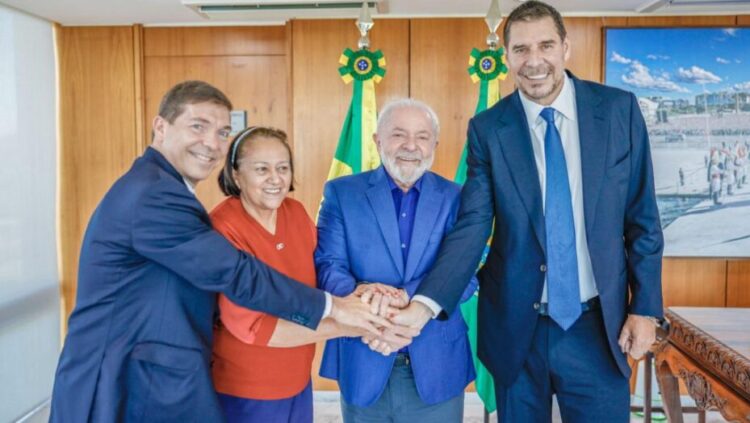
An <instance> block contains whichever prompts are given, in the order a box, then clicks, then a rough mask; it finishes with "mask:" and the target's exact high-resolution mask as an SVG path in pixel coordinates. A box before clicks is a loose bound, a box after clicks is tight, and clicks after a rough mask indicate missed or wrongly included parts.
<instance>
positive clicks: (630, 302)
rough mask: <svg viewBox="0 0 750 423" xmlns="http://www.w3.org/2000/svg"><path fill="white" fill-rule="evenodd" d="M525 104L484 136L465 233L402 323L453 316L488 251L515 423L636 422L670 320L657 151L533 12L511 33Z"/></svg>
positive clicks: (507, 405)
mask: <svg viewBox="0 0 750 423" xmlns="http://www.w3.org/2000/svg"><path fill="white" fill-rule="evenodd" d="M504 41H505V47H506V51H507V60H508V64H509V67H510V71H511V74H512V75H513V77H514V80H515V82H516V85H517V87H518V90H516V91H515V92H514V93H513V94H511V95H510V96H507V97H505V98H504V99H503V100H502V101H500V102H499V103H498V104H496V105H495V106H494V107H492V108H491V109H489V110H487V111H485V112H483V113H481V114H479V115H478V116H476V117H475V118H473V119H472V120H471V121H470V123H469V130H468V138H469V153H468V158H467V163H468V166H469V169H468V170H469V172H468V179H467V181H466V184H465V185H464V188H463V191H462V194H461V207H460V210H459V215H458V221H457V223H456V225H455V226H454V228H453V230H452V231H451V232H450V233H449V234H448V235H447V236H446V238H445V240H444V242H443V246H442V247H441V250H440V253H439V255H438V259H437V262H436V264H435V266H434V267H433V268H432V270H431V272H430V274H429V275H428V276H427V277H426V278H425V280H424V281H423V282H422V284H421V285H420V287H419V289H418V290H417V292H416V294H417V295H415V297H414V299H413V301H412V304H411V305H410V306H409V307H408V308H407V309H406V310H405V311H403V312H402V313H400V314H399V316H397V317H396V321H401V322H402V323H409V324H412V325H413V326H414V327H421V325H422V324H424V322H425V321H427V320H429V319H430V318H431V317H432V316H433V315H440V314H441V313H451V312H453V310H454V309H455V307H456V304H457V303H458V300H459V298H460V296H461V292H462V291H463V288H464V284H465V283H466V281H467V280H468V277H469V276H470V275H471V274H472V273H473V272H474V271H475V269H476V266H477V262H478V261H479V259H480V257H481V254H482V250H483V249H484V246H485V242H486V240H487V238H488V237H489V235H490V233H491V231H492V228H493V219H494V237H493V239H492V244H491V247H490V251H489V255H488V257H487V261H486V264H485V266H484V267H483V268H482V269H481V271H480V272H479V274H478V277H479V284H480V292H481V295H480V296H479V298H480V300H479V310H478V322H479V329H478V338H479V339H478V354H479V357H480V359H481V360H482V362H483V363H484V364H485V365H486V366H487V368H488V369H489V371H490V372H491V373H492V375H493V377H494V380H495V383H496V392H497V404H498V409H499V414H498V415H499V421H501V422H545V421H546V422H549V421H550V419H551V417H550V413H551V408H552V407H551V402H552V396H553V394H554V395H556V397H557V401H558V403H559V405H560V411H561V414H562V418H563V421H565V422H627V421H628V420H629V418H628V414H629V413H628V405H629V389H628V377H629V375H630V368H629V367H628V362H627V360H626V353H629V354H630V355H631V356H632V357H633V358H636V359H637V358H639V357H640V356H641V355H642V354H644V352H646V350H647V349H648V348H649V346H650V345H651V344H652V343H653V341H654V338H655V327H656V325H655V322H656V321H658V319H659V318H661V316H662V294H661V258H662V249H663V238H662V232H661V226H660V223H659V213H658V210H657V204H656V197H655V194H654V179H653V170H652V165H651V157H650V152H649V141H648V135H647V130H646V126H645V124H644V120H643V116H642V115H641V111H640V109H639V107H638V101H637V99H636V98H635V96H634V95H633V94H631V93H628V92H625V91H621V90H618V89H615V88H610V87H606V86H603V85H599V84H596V83H592V82H587V81H581V80H579V79H577V78H575V77H574V76H573V75H572V74H570V73H567V72H566V71H565V70H564V63H565V61H566V60H567V59H568V57H569V56H570V48H571V47H570V40H569V39H568V38H567V36H566V30H565V27H564V25H563V21H562V18H561V17H560V14H559V13H558V12H557V11H556V10H555V9H554V8H552V7H550V6H549V5H547V4H544V3H541V2H538V1H534V0H530V1H527V2H524V3H523V4H522V5H520V6H518V7H517V8H516V9H515V10H513V12H511V14H510V15H509V16H508V18H507V20H506V26H505V30H504Z"/></svg>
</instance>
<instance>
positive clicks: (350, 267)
mask: <svg viewBox="0 0 750 423" xmlns="http://www.w3.org/2000/svg"><path fill="white" fill-rule="evenodd" d="M422 178H423V179H422V187H421V192H420V195H419V202H418V203H417V208H416V211H415V216H414V227H413V229H412V238H411V243H412V244H411V246H410V248H409V254H408V257H407V260H406V265H404V259H403V257H402V254H401V248H400V245H401V242H400V239H399V230H398V223H397V220H396V211H395V209H394V205H393V196H392V194H391V189H390V186H389V185H388V180H387V176H386V173H385V170H384V169H383V167H382V166H381V167H380V168H378V169H376V170H373V171H370V172H364V173H360V174H357V175H354V176H346V177H342V178H338V179H335V180H333V181H330V182H328V183H327V184H326V186H325V189H324V195H323V197H324V200H323V205H322V207H321V210H320V216H319V217H318V247H317V250H316V251H315V266H316V268H317V271H318V286H319V287H321V288H323V289H325V290H326V291H329V292H332V293H334V294H336V295H347V294H349V293H351V292H352V291H354V289H355V288H356V285H357V283H358V282H362V281H367V282H380V283H384V284H387V285H393V286H396V287H398V288H403V289H405V290H406V292H407V293H408V294H409V296H412V295H414V291H416V289H417V287H418V286H419V284H420V282H421V281H422V278H424V276H425V274H427V271H428V270H429V269H430V267H431V266H432V263H433V261H434V260H435V255H436V254H437V251H438V248H439V247H440V242H441V241H442V239H443V235H444V234H445V232H446V231H447V230H448V229H449V228H450V227H451V226H452V225H453V223H454V222H455V220H456V213H457V212H458V197H459V191H460V188H459V186H458V185H456V184H455V183H453V182H450V181H448V180H446V179H444V178H442V177H440V176H438V175H436V174H434V173H432V172H427V173H425V174H424V176H423V177H422ZM470 279H473V278H472V275H469V276H468V277H467V281H468V280H470ZM464 287H466V289H465V290H464ZM461 289H462V290H464V295H463V297H464V300H466V299H468V298H469V296H470V295H472V294H473V292H474V291H475V290H476V280H474V281H472V282H471V283H469V285H468V287H467V285H466V284H465V283H463V284H461ZM466 330H467V328H466V324H465V323H464V321H463V318H462V317H461V313H460V312H458V311H456V312H454V313H451V315H450V317H449V318H448V319H447V320H444V321H437V320H433V321H431V322H429V323H428V324H427V325H426V326H425V327H424V329H423V330H422V332H421V334H420V335H419V336H418V337H417V338H415V339H414V342H413V343H412V344H411V345H410V346H409V354H410V356H411V366H412V370H413V372H414V379H415V383H416V385H417V391H418V392H419V395H420V398H421V399H422V400H423V401H424V402H426V403H428V404H434V403H438V402H441V401H445V400H447V399H450V398H453V397H455V396H456V395H459V394H460V393H461V392H463V390H464V388H466V385H468V384H469V382H471V381H472V380H473V379H474V365H473V363H472V359H471V350H470V349H469V342H468V338H467V336H466ZM395 358H396V354H395V353H393V354H391V355H389V356H387V357H384V356H383V355H381V354H379V353H376V352H373V351H371V350H370V348H369V347H367V345H365V344H363V343H362V341H361V340H360V339H359V338H338V339H333V340H330V341H328V342H327V344H326V348H325V352H324V353H323V361H322V364H321V369H320V375H321V376H324V377H328V378H331V379H337V380H338V382H339V387H340V389H341V394H342V395H343V397H344V399H346V401H347V402H348V403H350V404H354V405H357V406H361V407H366V406H369V405H371V404H372V403H374V402H375V401H376V400H377V399H378V398H380V395H381V393H382V392H383V390H384V389H385V386H386V383H387V382H388V378H389V377H390V375H391V369H392V368H393V362H394V360H395Z"/></svg>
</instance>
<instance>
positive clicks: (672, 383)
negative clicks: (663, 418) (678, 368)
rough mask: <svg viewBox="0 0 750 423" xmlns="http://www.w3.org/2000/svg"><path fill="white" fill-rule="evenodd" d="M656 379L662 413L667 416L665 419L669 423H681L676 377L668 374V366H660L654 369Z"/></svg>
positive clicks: (680, 406)
mask: <svg viewBox="0 0 750 423" xmlns="http://www.w3.org/2000/svg"><path fill="white" fill-rule="evenodd" d="M656 379H657V381H658V382H659V389H660V390H661V399H662V401H663V403H664V413H665V414H666V415H667V419H668V420H669V422H670V423H683V420H682V404H680V385H679V383H678V379H677V376H675V375H673V374H672V373H671V372H670V370H669V366H666V365H664V364H662V365H660V366H657V367H656Z"/></svg>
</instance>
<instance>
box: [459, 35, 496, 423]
mask: <svg viewBox="0 0 750 423" xmlns="http://www.w3.org/2000/svg"><path fill="white" fill-rule="evenodd" d="M469 75H470V76H471V80H472V81H473V82H474V83H477V82H479V101H478V102H477V108H476V111H475V112H474V114H477V113H479V112H481V111H483V110H485V109H487V108H489V107H492V105H494V104H495V103H497V102H498V101H500V81H501V80H504V79H505V77H506V76H507V75H508V67H507V66H506V65H505V50H504V49H503V48H502V47H500V48H499V49H497V50H493V49H487V50H484V51H479V50H477V49H473V50H472V51H471V55H470V56H469ZM467 151H468V145H467V146H464V151H463V153H462V154H461V161H460V162H459V163H458V169H456V177H455V178H454V180H455V181H456V183H459V184H463V183H464V182H466V170H467V168H466V155H467ZM491 239H492V237H490V239H489V240H487V246H486V247H485V249H484V254H482V261H481V262H480V264H479V267H481V266H482V265H484V262H485V260H486V259H487V253H488V252H489V248H490V240H491ZM461 314H463V316H464V320H465V321H466V325H467V326H468V327H469V343H470V344H471V352H472V354H473V356H474V368H475V369H476V371H477V379H476V381H475V382H474V384H475V386H476V388H477V394H479V398H481V399H482V402H483V403H484V408H485V409H486V410H487V411H488V412H490V413H492V412H493V411H495V410H496V409H497V404H496V401H495V385H494V382H493V381H492V375H491V374H490V372H489V371H487V369H486V368H485V367H484V365H482V363H481V362H480V361H479V358H477V296H476V295H474V296H473V297H472V298H471V299H470V300H469V301H467V302H465V303H463V304H462V305H461Z"/></svg>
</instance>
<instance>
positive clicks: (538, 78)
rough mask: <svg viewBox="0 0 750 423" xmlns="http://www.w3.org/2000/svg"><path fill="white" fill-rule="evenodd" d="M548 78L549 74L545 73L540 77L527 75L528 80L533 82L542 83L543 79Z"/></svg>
mask: <svg viewBox="0 0 750 423" xmlns="http://www.w3.org/2000/svg"><path fill="white" fill-rule="evenodd" d="M547 76H549V74H548V73H543V74H539V75H525V77H526V79H529V80H532V81H541V80H543V79H546V78H547Z"/></svg>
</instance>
